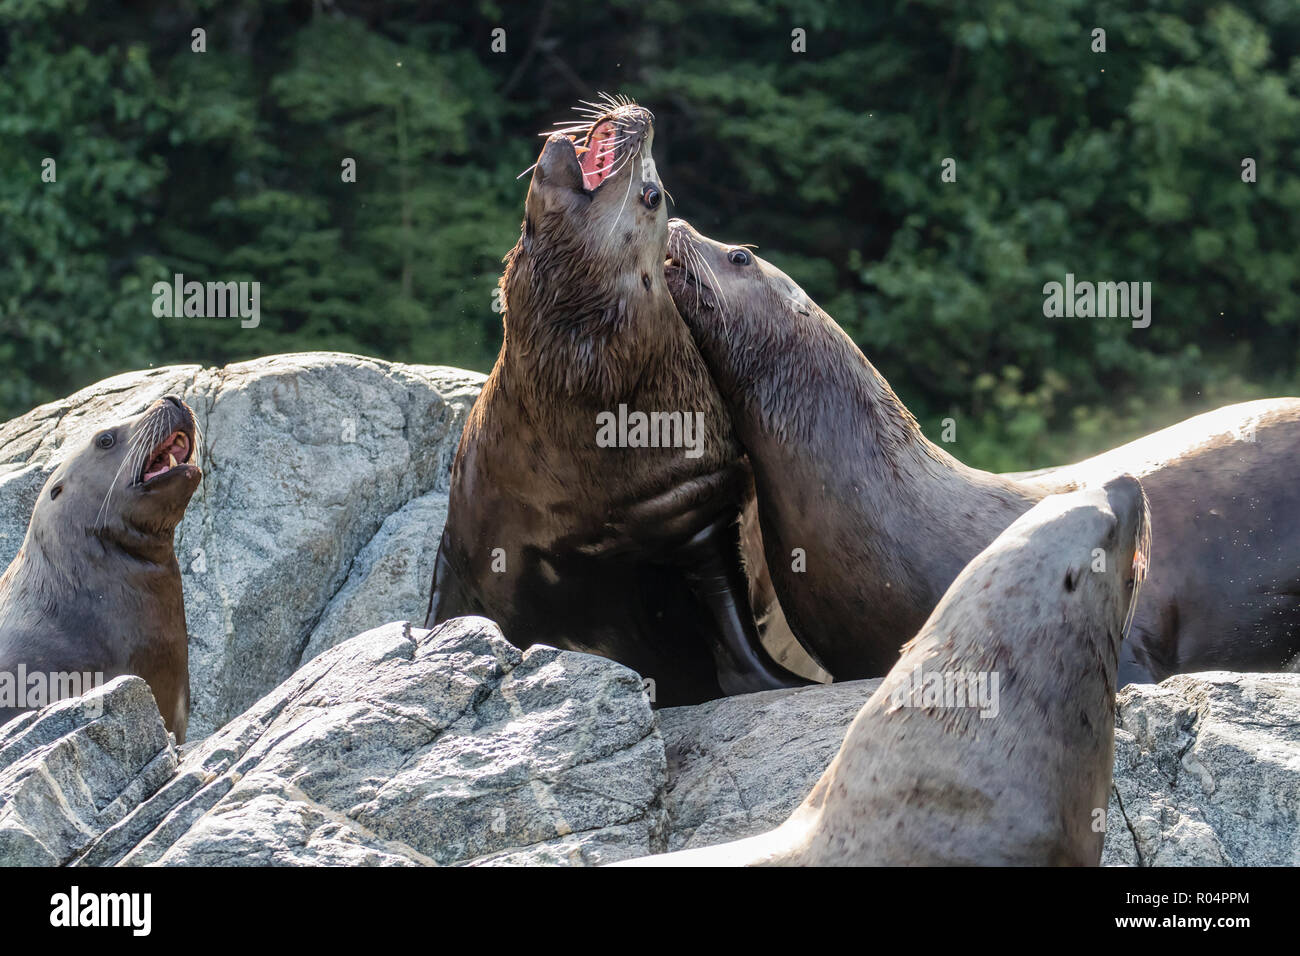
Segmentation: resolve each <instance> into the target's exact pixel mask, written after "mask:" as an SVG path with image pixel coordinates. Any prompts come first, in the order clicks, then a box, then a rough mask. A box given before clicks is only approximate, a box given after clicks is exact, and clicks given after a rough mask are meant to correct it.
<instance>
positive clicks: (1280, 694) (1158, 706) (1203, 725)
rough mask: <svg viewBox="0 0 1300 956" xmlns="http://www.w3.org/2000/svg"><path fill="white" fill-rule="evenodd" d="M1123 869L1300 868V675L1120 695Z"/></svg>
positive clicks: (1111, 857)
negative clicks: (1159, 867)
mask: <svg viewBox="0 0 1300 956" xmlns="http://www.w3.org/2000/svg"><path fill="white" fill-rule="evenodd" d="M1117 711H1118V713H1117V729H1116V731H1115V785H1114V790H1113V793H1112V796H1111V804H1110V809H1109V811H1108V813H1107V822H1108V826H1107V830H1106V855H1105V857H1104V859H1103V862H1105V863H1108V864H1112V865H1141V866H1296V865H1300V675H1296V674H1228V673H1222V672H1214V673H1205V674H1188V675H1182V676H1179V677H1171V678H1169V679H1168V680H1166V681H1164V683H1162V684H1159V685H1150V684H1144V685H1139V686H1132V687H1128V688H1125V689H1124V690H1123V691H1121V692H1120V694H1119V699H1118V706H1117Z"/></svg>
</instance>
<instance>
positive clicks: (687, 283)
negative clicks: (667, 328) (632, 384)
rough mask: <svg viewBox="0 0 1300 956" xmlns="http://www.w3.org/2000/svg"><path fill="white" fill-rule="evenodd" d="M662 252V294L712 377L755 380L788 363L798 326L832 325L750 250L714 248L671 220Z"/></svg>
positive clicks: (709, 241)
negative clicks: (774, 366) (667, 297)
mask: <svg viewBox="0 0 1300 956" xmlns="http://www.w3.org/2000/svg"><path fill="white" fill-rule="evenodd" d="M667 253H668V254H667V258H666V259H665V261H664V263H663V269H664V277H665V279H666V280H667V282H668V291H669V293H670V294H671V295H672V297H673V303H674V304H675V305H676V306H677V311H678V312H679V313H680V314H681V316H682V318H683V319H684V320H685V321H686V324H687V325H688V326H689V327H690V330H691V335H692V337H693V338H694V339H695V341H696V344H697V345H698V346H699V348H700V351H701V352H702V353H704V357H705V359H706V360H707V361H708V362H709V367H710V369H712V370H713V371H714V373H715V375H718V374H719V373H721V372H723V371H724V370H729V372H730V375H731V377H733V378H737V379H744V378H746V377H747V376H752V375H755V374H759V373H760V371H761V369H762V368H764V367H767V366H770V365H771V364H772V363H776V364H777V365H779V364H781V363H782V362H783V361H785V360H786V359H787V358H788V354H789V350H788V348H787V343H788V342H790V341H791V339H792V338H794V337H796V336H798V335H799V333H800V330H801V329H802V328H804V327H807V326H811V325H813V324H820V323H823V322H833V320H831V319H830V317H829V316H827V315H826V314H825V313H824V312H823V311H822V310H821V309H820V308H819V307H818V306H817V303H815V302H813V300H812V299H810V298H809V297H808V294H807V293H806V292H804V290H803V289H802V288H800V287H799V284H798V283H797V282H795V281H794V280H793V279H791V278H790V277H789V276H788V275H786V274H785V273H784V272H782V271H781V270H780V269H778V268H777V267H776V266H774V265H772V263H770V262H768V261H766V260H765V259H761V258H759V256H757V255H756V254H755V253H754V251H753V248H752V247H750V246H746V245H733V244H730V243H724V242H718V241H716V240H714V239H710V238H709V237H708V236H705V235H703V234H701V233H700V232H698V231H696V229H695V228H694V227H693V226H691V224H690V223H688V222H686V221H685V220H684V219H672V220H670V221H669V223H668V248H667ZM727 356H730V357H731V359H732V361H730V362H729V361H726V357H727ZM737 362H739V363H741V364H736V363H737ZM719 384H720V385H723V383H722V382H719Z"/></svg>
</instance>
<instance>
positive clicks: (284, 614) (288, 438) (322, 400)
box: [0, 352, 483, 741]
mask: <svg viewBox="0 0 1300 956" xmlns="http://www.w3.org/2000/svg"><path fill="white" fill-rule="evenodd" d="M482 381H483V376H481V375H479V374H477V373H475V372H466V371H462V370H460V369H453V368H442V367H435V366H420V365H400V364H396V363H390V362H382V361H379V360H377V359H369V358H362V357H360V356H355V355H344V354H341V353H332V352H311V353H303V354H298V355H277V356H273V357H270V358H264V359H257V360H255V361H251V362H242V363H239V364H235V365H229V366H227V367H225V368H220V369H215V368H214V369H204V368H201V367H200V366H197V365H185V366H170V367H165V368H158V369H150V370H147V371H142V372H131V373H127V374H124V375H119V376H116V377H114V378H110V379H106V380H105V381H103V382H99V383H97V384H95V385H92V386H90V387H89V388H85V389H82V390H81V391H79V392H76V393H75V394H73V395H71V396H69V397H68V398H66V399H63V400H61V401H58V402H53V403H51V404H48V405H42V406H41V407H39V408H36V409H33V410H32V411H31V412H29V413H27V414H26V415H23V416H22V417H20V418H17V419H14V420H12V421H10V422H7V423H5V424H3V425H0V568H3V567H5V566H7V565H8V564H9V562H10V561H11V560H12V559H13V557H14V555H15V554H17V552H18V548H19V546H20V545H21V544H22V539H23V535H24V533H25V532H26V529H27V522H28V519H29V518H30V517H31V512H32V507H33V505H34V504H35V501H36V495H37V494H38V492H39V491H40V487H41V485H42V484H43V483H44V481H45V479H46V477H47V476H48V475H49V472H50V471H52V470H53V469H54V468H55V467H56V466H57V464H58V463H59V461H61V460H62V457H63V455H64V446H65V445H67V444H68V443H69V442H80V441H83V440H85V439H87V438H89V436H90V435H91V434H92V433H93V432H94V431H95V430H97V429H98V428H100V427H102V426H103V425H104V424H105V423H106V422H110V421H114V420H116V419H118V418H123V417H126V416H129V415H134V414H136V413H137V412H139V411H140V410H142V409H143V408H144V407H145V406H146V405H148V404H149V403H150V402H152V401H154V400H155V399H157V398H160V397H162V396H163V395H167V394H175V395H179V396H180V397H181V398H183V399H184V400H185V401H186V402H187V403H189V405H190V406H191V407H192V408H193V409H194V413H195V416H196V418H197V419H198V422H199V426H200V427H201V428H202V430H203V433H204V436H205V438H206V442H205V447H204V450H203V468H204V479H203V484H202V485H200V487H199V490H198V491H197V492H196V493H195V495H194V498H193V499H192V500H191V502H190V506H189V509H188V510H187V512H186V515H185V520H184V521H183V522H182V523H181V525H180V527H179V529H178V530H177V534H176V556H177V559H178V560H179V562H180V566H181V573H182V577H183V582H184V588H185V604H186V619H187V624H188V626H189V634H190V690H191V708H192V709H191V715H190V724H189V739H190V740H191V741H197V740H199V739H201V738H202V737H204V736H206V735H207V734H209V733H211V732H212V731H213V730H215V729H216V728H218V727H220V726H222V725H223V724H225V723H226V722H227V721H228V720H230V719H231V718H233V717H235V716H237V715H238V714H240V713H241V712H242V711H244V710H245V709H246V708H247V707H249V706H250V705H251V704H252V703H253V702H254V701H256V700H257V699H258V698H260V697H261V696H262V695H263V694H265V693H267V692H268V691H270V690H272V689H273V688H274V687H276V686H277V685H278V684H279V683H280V682H281V681H283V680H285V679H286V678H287V677H289V675H290V674H292V673H293V672H294V671H295V670H296V669H297V668H298V667H299V665H300V664H301V663H302V661H303V659H304V651H305V650H306V649H307V648H308V647H309V645H310V646H311V647H312V653H315V652H318V651H319V650H321V649H323V648H324V647H327V646H330V645H331V644H333V643H337V641H339V640H341V639H342V638H344V637H351V636H352V635H354V634H357V633H359V632H360V631H362V630H366V629H368V628H370V627H374V626H376V625H379V624H382V623H384V622H386V621H393V620H418V621H423V619H424V612H425V608H426V606H427V602H428V580H429V579H428V578H427V577H426V578H425V579H424V581H423V582H416V580H415V579H416V578H417V577H418V576H419V575H421V574H422V573H424V569H425V567H431V566H432V552H434V551H436V548H437V541H438V537H439V535H440V534H441V532H442V527H441V520H442V516H443V515H445V507H443V508H442V509H441V510H439V507H438V502H437V499H438V498H440V497H441V498H442V499H443V500H444V501H445V491H446V487H447V472H448V468H449V466H450V462H451V459H452V456H453V455H454V454H455V450H456V444H457V442H458V441H459V440H460V431H461V427H462V425H463V423H464V419H465V415H466V414H467V413H468V410H469V407H470V405H471V404H472V403H473V401H474V398H475V396H476V395H477V394H478V390H479V388H480V386H481V384H482ZM425 496H432V500H431V501H426V502H425V507H424V508H423V510H422V511H420V512H419V514H418V515H415V516H414V517H415V518H418V519H419V520H427V521H431V522H433V523H432V524H430V525H428V526H422V527H418V528H414V527H411V526H409V524H408V526H407V527H406V528H405V530H404V536H400V535H399V538H400V539H401V541H402V543H403V546H404V547H406V548H407V559H406V560H404V561H398V562H397V563H395V561H396V559H395V558H393V557H391V556H390V557H389V559H388V562H387V563H386V564H384V565H383V566H382V567H381V568H380V576H381V578H382V579H384V580H385V581H386V582H387V583H391V582H392V581H393V580H395V579H399V578H400V579H402V580H403V581H407V582H409V583H406V584H404V585H403V587H401V588H390V589H388V590H381V589H379V588H376V587H369V588H366V587H359V586H353V587H352V588H348V587H347V585H348V583H349V577H350V575H351V574H352V572H353V570H354V568H353V565H354V562H355V561H356V559H357V558H358V556H359V555H361V554H362V553H363V552H364V551H365V548H366V545H367V543H369V542H370V541H371V540H372V538H374V537H375V536H376V533H377V532H379V531H380V529H381V526H383V524H384V522H385V520H386V519H388V518H389V516H390V515H395V514H396V513H398V512H399V511H401V510H402V509H403V507H404V506H405V505H407V504H408V503H409V502H412V501H413V500H416V499H420V498H422V497H425ZM426 552H427V554H426ZM357 571H358V573H359V574H360V576H361V577H362V579H363V582H364V580H367V579H369V580H372V582H373V581H377V580H380V578H375V573H376V572H375V568H374V560H373V559H371V560H369V562H368V563H365V564H364V565H363V566H362V567H360V568H358V569H357ZM336 597H341V600H340V601H338V602H336V600H335V599H336ZM340 605H341V606H340ZM322 621H324V622H325V623H326V624H327V625H328V627H327V631H328V632H327V633H324V634H322V635H321V636H320V637H319V638H317V639H316V640H315V641H314V642H313V635H314V632H315V629H316V626H317V624H318V622H322ZM343 630H347V633H346V634H344V633H343Z"/></svg>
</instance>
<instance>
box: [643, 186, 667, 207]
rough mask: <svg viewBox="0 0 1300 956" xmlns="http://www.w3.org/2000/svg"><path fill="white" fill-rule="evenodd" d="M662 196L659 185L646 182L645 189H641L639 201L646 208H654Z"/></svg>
mask: <svg viewBox="0 0 1300 956" xmlns="http://www.w3.org/2000/svg"><path fill="white" fill-rule="evenodd" d="M661 198H662V197H661V196H660V193H659V187H658V186H656V185H654V183H646V184H645V189H643V190H641V202H642V203H644V204H645V207H646V208H647V209H656V208H658V206H659V200H660V199H661Z"/></svg>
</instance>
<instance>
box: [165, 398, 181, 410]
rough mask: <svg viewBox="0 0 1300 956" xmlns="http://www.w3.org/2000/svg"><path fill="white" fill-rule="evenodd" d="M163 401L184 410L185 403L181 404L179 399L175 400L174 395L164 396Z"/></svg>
mask: <svg viewBox="0 0 1300 956" xmlns="http://www.w3.org/2000/svg"><path fill="white" fill-rule="evenodd" d="M163 401H164V402H171V403H172V404H173V405H175V406H176V407H177V408H184V407H185V403H184V402H182V401H181V400H180V399H179V398H177V397H176V396H175V395H164V396H163Z"/></svg>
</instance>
